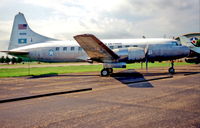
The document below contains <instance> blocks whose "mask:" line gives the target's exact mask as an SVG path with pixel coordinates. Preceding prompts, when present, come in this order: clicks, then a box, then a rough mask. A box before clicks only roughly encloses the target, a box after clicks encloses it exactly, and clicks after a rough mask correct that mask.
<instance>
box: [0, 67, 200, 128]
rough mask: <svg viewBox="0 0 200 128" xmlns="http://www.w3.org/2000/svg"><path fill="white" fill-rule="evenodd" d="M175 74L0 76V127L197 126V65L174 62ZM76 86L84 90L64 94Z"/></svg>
mask: <svg viewBox="0 0 200 128" xmlns="http://www.w3.org/2000/svg"><path fill="white" fill-rule="evenodd" d="M176 72H177V73H176V74H175V75H173V76H171V75H169V74H168V73H167V68H152V69H149V71H148V72H146V71H145V70H142V69H139V70H124V71H120V72H114V74H113V75H112V76H111V77H100V76H99V73H98V72H88V73H73V74H64V75H47V76H32V77H30V76H29V77H11V78H0V127H1V128H30V127H31V128H61V127H66V128H80V127H84V128H102V127H107V128H109V127H114V128H116V127H118V128H129V127H130V128H172V127H173V128H200V66H199V65H190V66H189V65H188V66H180V67H176ZM91 88H92V90H91ZM82 89H88V90H85V91H79V92H76V91H75V92H72V93H68V92H69V91H72V90H82ZM50 94H52V95H50ZM30 97H32V98H30ZM17 98H18V100H17ZM20 98H21V99H20ZM8 99H9V100H8ZM6 100H7V101H6ZM3 101H5V102H3Z"/></svg>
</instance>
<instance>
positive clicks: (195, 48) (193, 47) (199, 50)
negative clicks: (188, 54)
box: [179, 36, 200, 54]
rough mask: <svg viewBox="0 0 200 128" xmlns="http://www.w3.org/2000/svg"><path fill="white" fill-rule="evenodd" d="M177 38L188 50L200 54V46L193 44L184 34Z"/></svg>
mask: <svg viewBox="0 0 200 128" xmlns="http://www.w3.org/2000/svg"><path fill="white" fill-rule="evenodd" d="M179 38H180V42H181V44H182V45H184V46H187V47H189V48H190V50H192V51H194V52H196V53H199V54H200V47H198V46H196V45H194V43H192V42H191V40H190V39H189V38H187V37H185V36H181V37H179Z"/></svg>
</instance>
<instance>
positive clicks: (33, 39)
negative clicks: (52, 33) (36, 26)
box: [8, 12, 56, 50]
mask: <svg viewBox="0 0 200 128" xmlns="http://www.w3.org/2000/svg"><path fill="white" fill-rule="evenodd" d="M50 40H56V39H53V38H49V37H46V36H42V35H40V34H38V33H36V32H34V31H32V30H31V29H30V27H29V25H28V23H27V21H26V19H25V17H24V14H23V13H20V12H19V13H18V14H17V15H16V16H15V19H14V23H13V27H12V33H11V37H10V43H9V47H8V50H11V49H14V48H18V47H22V46H26V45H30V44H35V43H40V42H45V41H50Z"/></svg>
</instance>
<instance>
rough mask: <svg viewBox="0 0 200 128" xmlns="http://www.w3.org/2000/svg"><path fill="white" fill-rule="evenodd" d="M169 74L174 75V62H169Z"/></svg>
mask: <svg viewBox="0 0 200 128" xmlns="http://www.w3.org/2000/svg"><path fill="white" fill-rule="evenodd" d="M168 71H169V73H170V74H174V73H175V69H174V61H173V60H172V61H171V67H170V68H169V69H168Z"/></svg>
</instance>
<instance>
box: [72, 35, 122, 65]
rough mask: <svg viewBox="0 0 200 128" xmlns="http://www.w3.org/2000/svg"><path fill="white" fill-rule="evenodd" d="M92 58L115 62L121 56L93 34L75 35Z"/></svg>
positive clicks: (99, 60)
mask: <svg viewBox="0 0 200 128" xmlns="http://www.w3.org/2000/svg"><path fill="white" fill-rule="evenodd" d="M74 39H75V40H76V41H77V42H78V43H79V45H80V46H81V47H82V48H83V49H84V50H85V52H86V53H87V54H88V56H89V57H90V59H91V60H94V61H98V62H115V61H116V60H117V59H119V56H118V55H117V54H115V53H114V52H113V51H112V50H111V49H109V48H108V47H107V46H106V45H105V44H103V43H102V42H101V41H100V40H99V39H98V38H96V37H95V36H94V35H92V34H82V35H77V36H74Z"/></svg>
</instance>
